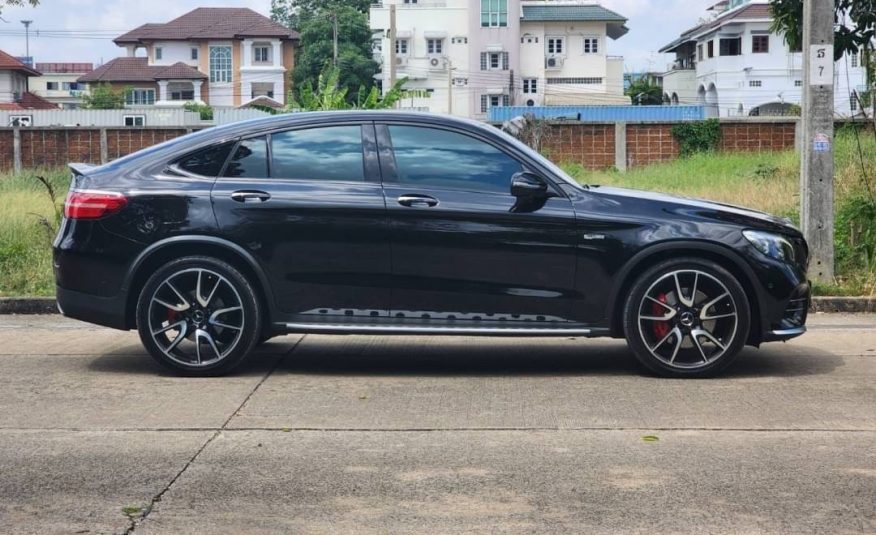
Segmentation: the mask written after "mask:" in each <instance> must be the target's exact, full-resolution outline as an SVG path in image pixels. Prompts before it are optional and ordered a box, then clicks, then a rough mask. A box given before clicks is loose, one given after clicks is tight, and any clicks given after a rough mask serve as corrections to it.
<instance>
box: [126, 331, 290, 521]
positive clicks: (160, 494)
mask: <svg viewBox="0 0 876 535" xmlns="http://www.w3.org/2000/svg"><path fill="white" fill-rule="evenodd" d="M306 336H307V335H304V336H302V337H301V338H299V339H298V341H297V342H295V345H293V346H292V348H291V349H290V350H289V351H287V352H286V353H284V354H282V355H280V357H279V358H277V360H276V361H275V362H274V365H273V366H271V368H270V369H269V370H268V372H267V373H266V374H265V375H264V377H262V378H261V379H260V380H259V382H258V383H256V384H255V386H253V387H252V389H251V390H250V391H249V393H248V394H247V395H246V397H245V398H243V401H241V402H240V405H238V406H237V409H235V410H234V412H232V413H231V415H229V416H228V418H226V419H225V421H224V422H223V423H222V426H221V427H219V428H218V429H215V430H214V431H213V433H212V434H210V436H209V437H208V438H207V440H206V441H204V443H203V444H201V447H200V448H198V450H197V451H195V454H194V455H192V456H191V458H189V460H188V461H187V462H186V463H185V464H184V465H183V467H182V468H181V469H180V470H179V471H178V472H177V473H176V475H174V476H173V477H172V478H171V479H170V481H168V482H167V485H165V486H164V488H162V489H161V490H160V491H159V492H158V494H156V495H155V496H153V497H152V499H151V500H150V501H149V505H147V506H146V508H145V509H143V512H142V513H141V514H140V515H134V516H131V517H130V520H129V524H128V527H127V529H125V532H124V533H125V535H130V534H131V533H134V531H135V530H136V529H137V527H138V526H140V525H141V524H142V523H143V522H144V521H145V520H146V519H147V518H148V517H149V515H150V514H151V513H152V511H153V510H154V509H155V506H156V505H158V504H159V503H160V502H161V499H162V498H163V497H164V495H165V494H167V492H168V491H170V489H171V488H172V487H173V485H174V483H176V482H177V481H178V480H179V478H180V477H182V475H183V474H185V473H186V471H187V470H188V469H189V467H190V466H192V465H193V464H194V463H195V461H197V460H198V457H200V455H201V453H203V452H204V450H206V449H207V446H209V445H210V444H211V443H212V442H213V441H214V440H216V438H218V437H219V435H221V434H222V431H224V430H225V429H226V428H227V427H228V424H229V423H231V420H233V419H234V417H235V416H237V415H238V414H239V413H240V410H241V409H243V407H244V406H245V405H246V404H247V403H248V402H249V400H250V399H251V398H252V396H253V395H254V394H255V393H256V391H258V389H259V388H260V387H261V386H262V385H263V384H265V381H267V380H268V378H269V377H270V376H271V375H273V373H274V372H275V371H276V370H277V368H279V367H280V364H281V363H282V362H283V359H285V358H286V357H288V356H289V355H291V354H292V353H293V352H294V351H295V349H296V348H297V347H298V345H299V344H301V342H302V341H303V340H304V338H305V337H306Z"/></svg>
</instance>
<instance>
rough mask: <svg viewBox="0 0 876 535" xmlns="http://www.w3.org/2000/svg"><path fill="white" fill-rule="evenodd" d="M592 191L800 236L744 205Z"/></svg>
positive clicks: (778, 219)
mask: <svg viewBox="0 0 876 535" xmlns="http://www.w3.org/2000/svg"><path fill="white" fill-rule="evenodd" d="M590 191H591V192H592V193H594V194H595V195H598V196H600V197H603V198H605V199H614V200H615V201H618V202H620V203H621V204H627V202H634V201H644V202H648V203H654V204H657V205H661V204H662V205H663V206H662V211H663V212H670V213H677V214H678V215H680V216H681V215H687V216H693V217H699V218H706V219H712V220H716V221H721V222H726V223H734V224H737V225H742V226H746V227H752V228H759V229H763V230H771V231H776V232H782V233H784V234H790V235H795V236H797V235H800V231H799V230H798V229H797V228H796V227H794V225H793V223H792V222H791V220H790V219H788V218H785V217H778V216H774V215H771V214H768V213H765V212H760V211H758V210H752V209H750V208H744V207H741V206H734V205H731V204H724V203H719V202H714V201H707V200H703V199H693V198H690V197H682V196H678V195H669V194H666V193H658V192H652V191H644V190H635V189H628V188H616V187H607V186H591V190H590ZM625 201H627V202H625Z"/></svg>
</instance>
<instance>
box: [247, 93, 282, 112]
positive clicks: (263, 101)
mask: <svg viewBox="0 0 876 535" xmlns="http://www.w3.org/2000/svg"><path fill="white" fill-rule="evenodd" d="M252 106H265V107H268V108H275V109H280V108H282V107H283V105H282V104H280V103H279V102H277V101H276V100H274V99H272V98H271V97H266V96H264V95H262V96H260V97H256V98H254V99H252V100H250V101H249V102H247V103H246V104H243V105H241V106H239V107H240V108H249V107H252Z"/></svg>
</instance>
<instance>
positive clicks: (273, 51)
mask: <svg viewBox="0 0 876 535" xmlns="http://www.w3.org/2000/svg"><path fill="white" fill-rule="evenodd" d="M255 46H267V47H268V49H269V52H268V55H269V57H268V61H267V62H256V61H255V53H254V52H253V47H255ZM240 47H241V50H240V58H241V66H240V93H241V94H240V102H241V104H246V103H247V102H249V101H251V100H252V99H253V96H252V84H254V83H259V84H264V83H267V84H273V87H274V89H273V91H274V97H273V99H274V100H276V101H277V102H279V103H281V104H285V102H286V95H285V85H284V82H285V73H286V70H285V67H283V48H282V44H281V42H280V40H279V39H244V40H243V41H241V43H240Z"/></svg>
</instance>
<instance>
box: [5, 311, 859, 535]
mask: <svg viewBox="0 0 876 535" xmlns="http://www.w3.org/2000/svg"><path fill="white" fill-rule="evenodd" d="M124 532H129V533H130V532H133V533H156V534H165V533H166V534H179V533H411V532H431V533H459V532H476V533H483V532H499V533H568V532H578V533H636V532H647V533H662V532H696V533H825V532H830V533H876V317H874V316H853V315H816V316H814V317H813V318H812V320H811V331H810V333H809V334H808V335H806V336H805V337H803V338H801V339H798V340H795V341H793V342H791V343H788V344H778V345H768V346H764V348H762V349H760V350H754V349H748V350H746V351H745V353H744V354H743V355H742V356H741V358H740V360H739V361H738V363H737V364H736V365H735V367H733V368H732V369H731V370H730V372H729V373H728V374H727V375H726V376H725V377H722V378H719V379H713V380H702V381H681V380H666V379H656V378H652V377H648V376H646V375H643V374H642V373H641V372H640V370H639V368H638V367H637V366H636V364H635V363H634V362H633V360H632V357H631V356H630V354H629V353H628V351H627V350H626V346H625V345H624V343H623V342H618V341H602V340H581V339H577V340H576V339H558V340H555V339H547V340H531V339H475V338H441V337H398V338H393V337H366V336H349V337H342V336H306V337H301V336H289V337H284V338H279V339H277V340H275V341H272V342H270V343H269V344H266V345H265V346H264V347H263V348H262V349H261V350H260V351H259V354H258V356H257V357H256V358H253V359H252V360H251V361H250V362H249V363H247V364H246V365H245V366H244V368H243V369H241V370H240V372H239V373H238V374H236V375H235V376H233V377H226V378H215V379H184V378H177V377H172V376H169V375H167V374H165V373H164V372H163V371H162V370H161V369H159V368H158V367H157V365H155V364H153V362H152V360H151V359H150V358H149V357H148V356H147V355H145V354H144V352H143V350H142V349H141V348H140V346H139V342H138V340H137V337H136V335H135V334H134V333H122V332H115V331H110V330H104V329H99V328H95V327H90V326H88V325H85V324H81V323H76V322H72V321H68V320H63V319H61V318H59V317H56V316H45V317H27V316H20V317H15V316H0V533H40V534H43V533H124Z"/></svg>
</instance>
